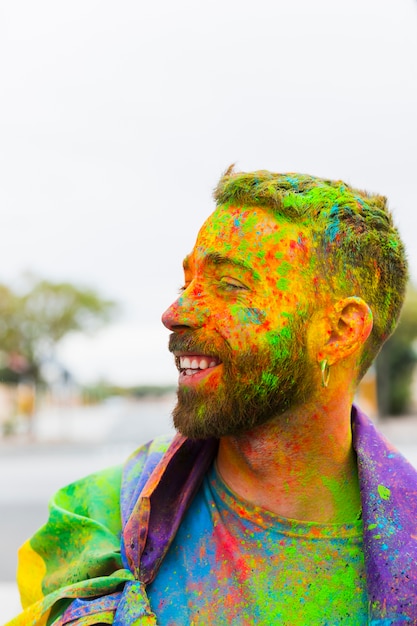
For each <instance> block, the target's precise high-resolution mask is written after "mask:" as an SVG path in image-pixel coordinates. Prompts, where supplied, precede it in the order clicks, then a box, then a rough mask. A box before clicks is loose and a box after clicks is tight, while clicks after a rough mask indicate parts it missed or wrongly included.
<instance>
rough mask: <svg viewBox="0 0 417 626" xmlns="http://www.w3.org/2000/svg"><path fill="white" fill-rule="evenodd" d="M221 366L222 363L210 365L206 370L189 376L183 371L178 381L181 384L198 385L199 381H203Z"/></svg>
mask: <svg viewBox="0 0 417 626" xmlns="http://www.w3.org/2000/svg"><path fill="white" fill-rule="evenodd" d="M220 367H221V363H220V364H219V365H215V366H214V367H208V368H207V369H205V370H200V371H198V372H196V373H195V374H192V375H191V376H187V374H183V373H181V374H180V375H179V378H178V382H179V384H180V385H196V384H197V383H199V382H201V381H202V380H204V379H205V378H207V377H208V376H210V375H211V374H213V372H216V371H218V369H219V368H220Z"/></svg>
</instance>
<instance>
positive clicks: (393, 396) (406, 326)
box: [376, 283, 417, 416]
mask: <svg viewBox="0 0 417 626" xmlns="http://www.w3.org/2000/svg"><path fill="white" fill-rule="evenodd" d="M416 339H417V290H416V288H415V287H414V286H413V285H412V284H411V283H410V284H409V286H408V290H407V295H406V298H405V302H404V307H403V310H402V313H401V317H400V321H399V324H398V327H397V329H396V331H395V332H394V334H393V335H392V337H390V338H389V339H388V341H387V342H386V343H385V344H384V346H383V348H382V350H381V352H380V353H379V355H378V358H377V360H376V372H377V386H378V405H379V413H380V414H381V415H382V416H386V415H401V414H405V413H407V412H408V411H409V410H410V401H411V382H412V377H413V373H414V370H415V368H416V365H417V349H416V346H415V342H416Z"/></svg>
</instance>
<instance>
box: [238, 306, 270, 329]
mask: <svg viewBox="0 0 417 626" xmlns="http://www.w3.org/2000/svg"><path fill="white" fill-rule="evenodd" d="M265 317H266V314H265V311H262V310H261V309H256V308H251V307H247V308H246V309H243V310H242V309H241V310H240V311H239V321H240V322H243V323H244V324H256V325H259V324H262V323H263V322H264V321H265Z"/></svg>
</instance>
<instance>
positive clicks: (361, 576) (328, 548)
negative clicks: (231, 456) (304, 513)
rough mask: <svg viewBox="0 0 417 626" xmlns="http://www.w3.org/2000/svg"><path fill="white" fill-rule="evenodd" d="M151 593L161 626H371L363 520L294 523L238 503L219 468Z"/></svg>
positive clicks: (203, 490)
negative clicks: (222, 478) (213, 625)
mask: <svg viewBox="0 0 417 626" xmlns="http://www.w3.org/2000/svg"><path fill="white" fill-rule="evenodd" d="M147 592H148V597H149V600H150V604H151V608H152V611H153V612H154V613H155V615H156V617H157V622H158V624H160V625H161V626H168V625H171V624H175V625H177V626H179V625H181V626H186V625H189V624H193V625H200V624H201V625H202V624H204V625H205V624H239V625H244V624H258V625H263V626H269V625H270V624H280V625H281V626H287V625H291V626H293V624H314V625H315V626H319V625H323V626H324V625H327V624H329V625H331V626H336V625H342V624H343V625H345V626H352V625H353V624H354V625H355V626H365V625H366V624H368V618H367V616H368V600H367V594H366V580H365V564H364V555H363V539H362V523H361V522H360V521H356V522H352V524H343V525H342V524H317V523H310V522H295V521H293V520H286V519H284V518H281V517H279V516H277V515H275V514H273V513H269V512H267V511H265V510H263V509H260V508H259V507H256V506H252V505H250V504H248V503H246V502H244V501H243V500H240V499H239V498H238V497H237V496H235V494H233V493H232V492H231V491H230V490H229V489H228V488H227V486H226V485H224V483H223V482H222V481H221V479H220V477H219V476H218V474H217V472H216V471H215V469H214V466H213V467H212V469H211V470H210V472H209V473H208V475H207V476H206V478H205V480H204V482H203V484H202V487H201V489H200V491H199V493H198V494H197V496H196V497H195V498H194V500H193V502H192V503H191V505H190V508H189V509H188V512H187V513H186V516H185V518H184V520H183V522H182V524H181V526H180V528H179V530H178V533H177V536H176V538H175V540H174V542H173V544H172V546H171V548H170V550H169V552H168V554H167V556H166V557H165V560H164V562H163V563H162V565H161V568H160V570H159V572H158V575H157V577H156V580H155V583H154V584H151V585H149V586H148V588H147Z"/></svg>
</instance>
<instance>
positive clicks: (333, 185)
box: [214, 166, 408, 375]
mask: <svg viewBox="0 0 417 626" xmlns="http://www.w3.org/2000/svg"><path fill="white" fill-rule="evenodd" d="M214 198H215V200H216V202H217V204H218V205H233V206H243V205H244V206H246V207H251V206H252V207H254V206H261V207H264V208H269V209H270V210H272V212H273V213H275V214H278V215H280V216H283V217H285V218H286V219H288V221H289V222H294V223H302V224H303V226H305V227H307V229H308V232H309V233H310V234H311V237H312V242H313V246H314V254H315V256H316V258H315V262H316V263H317V264H318V267H319V269H320V275H321V276H322V277H323V278H324V283H322V284H325V285H327V286H328V287H327V288H330V290H331V292H332V293H333V294H334V296H335V297H346V296H351V295H354V296H359V297H361V298H363V299H364V300H365V301H366V302H367V304H368V305H369V306H370V308H371V311H372V314H373V318H374V325H373V329H372V333H371V335H370V337H369V338H368V340H367V343H366V344H365V349H364V351H363V358H362V365H361V372H360V375H363V374H364V373H365V371H366V370H367V368H368V367H369V365H370V364H371V362H372V361H373V359H374V358H375V356H376V355H377V353H378V351H379V349H380V348H381V346H382V344H383V343H384V341H385V340H386V339H387V338H388V337H389V336H390V334H391V333H392V332H393V331H394V329H395V327H396V325H397V322H398V318H399V315H400V312H401V307H402V304H403V301H404V294H405V289H406V284H407V277H408V272H407V260H406V256H405V250H404V245H403V242H402V241H401V238H400V235H399V233H398V230H397V228H396V227H395V226H394V224H393V220H392V215H391V213H390V211H389V209H388V206H387V200H386V198H385V197H383V196H380V195H372V194H369V193H368V192H366V191H360V190H358V189H354V188H353V187H350V186H349V185H347V184H346V183H344V182H343V181H332V180H327V179H322V178H317V177H315V176H310V175H306V174H295V173H287V174H277V173H274V172H269V171H264V170H260V171H256V172H235V171H234V170H233V166H231V167H230V168H229V169H228V170H227V171H226V173H225V174H224V175H223V176H222V178H221V179H220V181H219V183H218V185H217V187H216V189H215V191H214Z"/></svg>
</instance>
